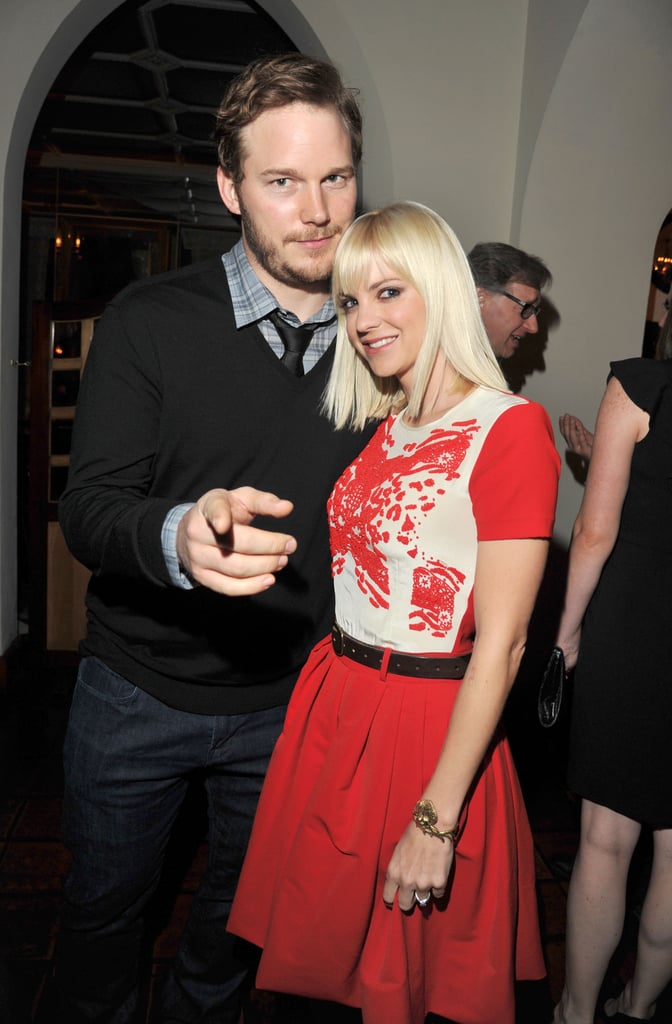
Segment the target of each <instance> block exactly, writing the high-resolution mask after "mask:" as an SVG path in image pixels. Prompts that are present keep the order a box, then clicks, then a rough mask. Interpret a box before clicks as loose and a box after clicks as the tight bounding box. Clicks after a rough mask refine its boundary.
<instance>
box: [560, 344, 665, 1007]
mask: <svg viewBox="0 0 672 1024" xmlns="http://www.w3.org/2000/svg"><path fill="white" fill-rule="evenodd" d="M670 522H672V361H670V360H664V361H654V360H651V359H627V360H623V361H621V362H617V363H612V366H611V374H610V377H609V382H608V385H607V390H606V393H605V395H604V398H603V400H602V405H601V407H600V412H599V415H598V421H597V428H596V432H595V443H594V448H593V453H592V458H591V463H590V470H589V474H588V480H587V484H586V491H585V495H584V499H583V503H582V505H581V509H580V511H579V515H578V518H577V520H576V524H575V526H574V533H573V538H572V548H571V554H570V565H569V578H568V584H567V594H566V598H565V607H564V610H563V614H562V619H561V623H560V627H559V631H558V639H557V643H558V646H559V647H561V648H562V649H563V651H564V653H565V659H566V664H567V668H568V669H569V668H572V667H573V666H574V665H575V664H576V678H575V685H574V703H573V709H572V726H571V738H570V757H569V762H570V763H569V783H570V786H571V788H572V789H573V790H574V791H575V792H577V793H578V794H579V795H580V796H581V797H582V798H583V802H582V812H581V841H580V846H579V853H578V855H577V858H576V863H575V866H574V871H573V874H572V881H571V885H570V891H569V900H568V920H567V951H566V956H567V964H566V980H565V987H564V990H563V993H562V997H561V999H560V1002H559V1004H558V1006H557V1007H556V1009H555V1015H554V1022H555V1024H592V1022H593V1019H594V1014H595V1006H596V1002H597V998H598V994H599V990H600V987H601V984H602V981H603V979H604V975H605V973H606V970H607V967H608V964H609V961H610V959H611V956H612V955H613V953H614V951H615V949H616V946H617V944H618V942H619V939H620V936H621V932H622V929H623V920H624V913H625V893H626V881H627V875H628V868H629V865H630V860H631V857H632V854H633V851H634V849H635V846H636V844H637V841H638V839H639V835H640V832H641V829H642V826H646V827H650V828H651V829H652V830H653V850H654V854H653V866H652V871H651V878H650V882H649V887H648V892H647V895H646V898H645V901H644V904H643V907H642V913H641V920H640V929H639V937H638V947H637V959H636V964H635V969H634V974H633V976H632V979H631V980H630V981H629V982H628V983H627V985H626V986H625V989H624V990H623V992H622V993H621V994H620V995H619V996H618V998H616V999H610V1000H609V1001H608V1002H607V1004H606V1006H605V1013H606V1015H607V1018H608V1019H610V1020H612V1021H614V1024H616V1022H621V1024H622V1022H624V1021H642V1020H652V1019H653V1016H654V1013H655V1003H656V999H657V998H658V996H659V995H660V993H661V992H662V990H663V988H664V987H665V986H666V984H667V983H668V981H669V980H670V978H672V732H671V730H670V725H669V723H670V721H671V717H672V685H670V683H671V682H672V680H670V665H671V663H672V630H671V629H670V622H669V600H670V594H672V536H671V535H670V530H669V525H670Z"/></svg>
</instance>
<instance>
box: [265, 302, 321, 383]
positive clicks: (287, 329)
mask: <svg viewBox="0 0 672 1024" xmlns="http://www.w3.org/2000/svg"><path fill="white" fill-rule="evenodd" d="M268 319H269V320H270V321H271V323H272V324H273V325H274V327H275V329H276V331H277V332H278V334H279V336H280V340H281V341H282V344H283V345H284V346H285V353H284V355H283V356H282V358H281V359H280V362H281V363H284V365H285V366H286V367H287V369H288V370H289V371H290V372H291V373H293V374H294V376H295V377H303V353H304V352H305V351H306V349H307V348H308V345H309V344H310V339H311V338H312V336H313V332H314V331H316V330H317V328H318V327H320V326H321V325H320V324H304V325H303V327H292V325H291V324H288V323H287V321H286V320H285V319H284V317H282V316H281V315H280V310H278V309H274V310H273V312H272V313H269V314H268Z"/></svg>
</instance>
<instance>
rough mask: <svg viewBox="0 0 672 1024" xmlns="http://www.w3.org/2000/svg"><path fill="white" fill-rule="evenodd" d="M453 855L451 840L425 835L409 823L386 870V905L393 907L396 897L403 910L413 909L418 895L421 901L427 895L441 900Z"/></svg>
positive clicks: (384, 891) (384, 890)
mask: <svg viewBox="0 0 672 1024" xmlns="http://www.w3.org/2000/svg"><path fill="white" fill-rule="evenodd" d="M454 854H455V850H454V848H453V843H452V842H451V840H450V839H446V840H444V841H443V842H441V840H440V839H438V838H437V837H436V836H429V835H426V834H425V833H424V832H422V831H421V830H420V829H419V828H418V827H417V826H416V824H415V822H412V821H411V822H409V824H408V827H407V828H406V831H405V832H404V834H403V836H402V837H401V839H400V840H399V842H398V843H397V845H396V846H395V848H394V853H393V854H392V859H391V860H390V863H389V865H388V868H387V874H386V876H385V888H384V889H383V900H384V901H385V903H386V904H388V906H391V904H393V903H394V898H395V896H397V898H398V902H399V907H400V909H401V910H411V909H412V908H413V906H414V905H415V902H416V900H415V895H416V893H417V895H418V900H420V901H424V899H425V897H426V896H430V897H434V898H435V899H440V898H441V897H442V896H443V895H444V893H445V891H446V886H447V884H448V875H449V874H450V869H451V867H452V864H453V857H454Z"/></svg>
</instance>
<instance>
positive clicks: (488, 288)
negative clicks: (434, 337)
mask: <svg viewBox="0 0 672 1024" xmlns="http://www.w3.org/2000/svg"><path fill="white" fill-rule="evenodd" d="M468 258H469V265H470V266H471V272H472V274H473V275H474V281H475V282H476V291H477V292H478V301H479V304H480V307H481V316H482V318H483V325H484V327H485V330H486V334H487V335H488V339H489V341H490V344H491V345H492V349H493V351H494V353H495V355H496V356H497V358H498V359H509V358H510V357H511V356H512V355H513V353H514V352H515V351H516V349H517V348H518V345H519V344H520V341H521V339H522V338H523V337H524V336H525V335H526V334H536V333H537V331H538V330H539V324H538V323H537V317H538V316H539V312H540V310H541V290H542V288H544V287H545V286H546V285H547V284H550V282H551V274H550V271H549V270H548V267H547V266H546V265H545V263H543V262H542V261H541V260H540V259H539V257H538V256H530V255H529V253H526V252H524V251H523V250H522V249H516V247H515V246H513V245H507V244H506V242H479V243H478V245H475V246H474V248H473V249H472V250H471V252H470V253H469V257H468Z"/></svg>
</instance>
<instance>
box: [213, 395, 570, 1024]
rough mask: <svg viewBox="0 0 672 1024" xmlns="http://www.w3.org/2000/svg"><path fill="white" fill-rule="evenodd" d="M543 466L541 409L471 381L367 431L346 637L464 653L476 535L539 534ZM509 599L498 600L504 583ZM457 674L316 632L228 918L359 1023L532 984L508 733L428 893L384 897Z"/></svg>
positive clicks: (521, 833) (537, 972)
mask: <svg viewBox="0 0 672 1024" xmlns="http://www.w3.org/2000/svg"><path fill="white" fill-rule="evenodd" d="M558 472H559V459H558V455H557V452H556V450H555V446H554V443H553V435H552V430H551V427H550V423H549V421H548V417H547V415H546V413H545V411H544V410H543V409H542V408H541V407H540V406H538V405H536V404H534V403H532V402H528V401H526V400H525V399H523V398H520V397H518V396H514V395H509V394H505V393H501V392H498V391H493V390H490V389H486V388H476V389H475V390H473V391H472V392H471V393H470V394H469V395H467V396H466V397H465V398H464V399H463V400H462V401H461V402H460V403H459V404H458V405H457V406H455V407H454V408H453V409H451V410H450V412H449V413H447V414H446V415H445V416H444V417H442V418H441V419H439V420H437V421H435V422H434V423H431V424H429V425H427V426H423V427H419V428H413V427H409V426H407V425H406V424H405V423H404V422H403V419H402V417H401V416H391V417H389V418H388V419H387V420H386V421H385V422H384V423H382V424H381V426H380V428H379V429H378V431H377V433H376V434H375V435H374V437H373V438H372V440H371V441H370V442H369V444H368V445H367V447H366V448H365V450H364V451H363V452H362V454H361V455H360V456H359V458H358V459H357V460H356V461H355V462H354V463H353V464H352V465H351V466H350V467H349V468H348V469H347V470H346V471H345V473H344V474H343V475H342V476H341V478H340V479H339V480H338V482H337V484H336V486H335V487H334V491H333V493H332V496H331V498H330V501H329V520H330V529H331V545H332V556H333V562H332V564H333V575H334V587H335V595H336V619H337V622H338V623H339V625H340V626H341V627H342V629H343V630H344V631H345V632H346V633H349V634H350V635H351V636H353V637H355V638H356V639H358V640H361V641H363V642H365V643H369V644H374V645H376V646H379V647H389V648H392V649H394V650H398V651H404V652H409V653H423V654H445V655H458V654H463V653H466V652H468V651H470V650H471V647H472V645H473V639H474V632H475V624H474V612H473V583H474V573H475V567H476V552H477V542H478V541H479V540H501V539H507V538H521V537H548V536H550V535H551V532H552V526H553V516H554V510H555V499H556V491H557V479H558ZM500 599H501V601H502V602H506V600H507V595H506V593H503V594H501V595H500ZM460 685H461V680H446V679H441V680H428V679H416V678H409V677H407V676H399V675H392V674H387V675H386V674H385V673H384V672H382V671H378V670H374V669H370V668H366V667H364V666H362V665H360V664H358V663H356V662H354V661H352V660H350V659H348V658H346V657H338V656H337V655H336V654H335V653H334V651H333V649H332V646H331V643H330V640H329V639H325V640H324V641H322V642H321V643H320V644H318V645H317V646H316V647H315V649H314V650H313V652H312V654H311V656H310V658H309V660H308V662H307V664H306V666H305V668H304V670H303V672H302V674H301V676H300V678H299V681H298V683H297V685H296V689H295V691H294V694H293V696H292V699H291V702H290V705H289V709H288V712H287V718H286V722H285V727H284V730H283V733H282V735H281V737H280V739H279V741H278V744H277V746H276V749H275V752H274V754H273V758H272V761H271V766H270V769H269V772H268V776H267V780H266V784H265V786H264V790H263V793H262V796H261V801H260V804H259V809H258V812H257V817H256V821H255V826H254V830H253V833H252V838H251V841H250V847H249V851H248V854H247V858H246V861H245V866H244V869H243V873H242V876H241V880H240V884H239V887H238V892H237V895H236V900H235V902H234V906H233V911H232V915H231V920H230V924H229V928H230V930H231V931H233V932H234V933H236V934H238V935H241V936H243V937H244V938H246V939H248V940H249V941H251V942H253V943H255V944H256V945H258V946H260V947H262V948H263V951H264V952H263V955H262V958H261V964H260V967H259V972H258V975H257V985H258V986H259V987H260V988H265V989H271V990H276V991H283V992H291V993H295V994H298V995H305V996H312V997H314V998H317V999H325V1000H333V1001H335V1002H339V1003H344V1004H347V1005H350V1006H359V1007H361V1008H362V1010H363V1014H364V1020H365V1022H367V1024H423V1021H424V1019H425V1015H426V1014H427V1013H429V1012H432V1013H436V1014H439V1015H441V1016H444V1017H448V1018H450V1019H451V1020H454V1021H458V1022H459V1024H495V1022H497V1024H513V1021H514V980H515V979H516V978H519V979H523V978H528V979H534V978H540V977H543V975H544V973H545V970H544V964H543V959H542V955H541V945H540V941H539V930H538V918H537V904H536V897H535V889H534V884H535V878H534V863H533V851H532V839H531V835H530V830H529V825H528V821H527V817H526V813H525V809H524V805H523V801H522V797H521V794H520V789H519V784H518V779H517V776H516V772H515V768H514V766H513V763H512V760H511V755H510V751H509V747H508V744H507V741H506V740H505V738H504V737H503V735H502V734H501V733H497V734H496V735H495V737H494V738H493V740H492V743H491V745H490V749H489V750H488V753H487V755H486V757H485V758H484V761H483V764H482V767H481V770H480V771H479V773H478V775H477V777H476V779H475V780H474V784H473V786H472V789H471V791H470V793H469V795H468V798H467V801H466V804H465V808H464V812H463V819H464V830H463V832H462V835H461V836H460V839H459V842H458V843H457V846H456V850H455V861H454V868H453V871H452V874H451V879H450V881H449V886H448V890H447V893H446V896H445V897H444V899H442V900H440V901H430V903H429V904H428V906H427V907H426V908H423V909H421V908H420V907H417V906H416V907H415V908H414V909H413V910H412V911H411V912H410V913H405V912H403V911H401V910H400V909H399V907H398V906H397V905H396V903H395V905H394V906H393V907H392V908H389V907H387V906H386V905H385V904H384V903H383V899H382V890H383V885H384V879H385V871H386V868H387V865H388V863H389V861H390V858H391V855H392V852H393V850H394V847H395V845H396V843H397V842H398V841H399V839H400V837H401V835H402V833H403V832H404V829H405V828H406V826H407V824H408V822H409V819H410V816H411V811H412V808H413V805H414V804H415V802H416V800H417V799H418V798H419V797H420V795H421V794H422V792H423V789H424V787H425V785H426V783H427V781H428V779H429V778H430V776H431V775H432V773H433V771H434V768H435V765H436V762H437V760H438V757H439V753H440V751H441V747H442V745H443V741H444V738H445V735H446V730H447V728H448V723H449V721H450V715H451V711H452V708H453V704H454V702H455V698H456V695H457V693H458V690H459V687H460Z"/></svg>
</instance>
